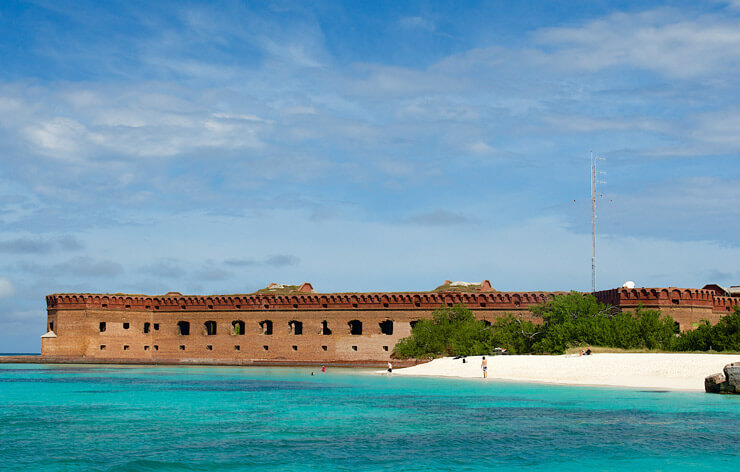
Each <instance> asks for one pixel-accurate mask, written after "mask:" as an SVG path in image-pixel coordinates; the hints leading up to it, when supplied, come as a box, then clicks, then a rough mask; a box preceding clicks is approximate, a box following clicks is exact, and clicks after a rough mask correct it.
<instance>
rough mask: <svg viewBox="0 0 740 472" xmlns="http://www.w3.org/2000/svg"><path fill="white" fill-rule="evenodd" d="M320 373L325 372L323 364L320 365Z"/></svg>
mask: <svg viewBox="0 0 740 472" xmlns="http://www.w3.org/2000/svg"><path fill="white" fill-rule="evenodd" d="M321 372H326V366H325V365H324V364H321Z"/></svg>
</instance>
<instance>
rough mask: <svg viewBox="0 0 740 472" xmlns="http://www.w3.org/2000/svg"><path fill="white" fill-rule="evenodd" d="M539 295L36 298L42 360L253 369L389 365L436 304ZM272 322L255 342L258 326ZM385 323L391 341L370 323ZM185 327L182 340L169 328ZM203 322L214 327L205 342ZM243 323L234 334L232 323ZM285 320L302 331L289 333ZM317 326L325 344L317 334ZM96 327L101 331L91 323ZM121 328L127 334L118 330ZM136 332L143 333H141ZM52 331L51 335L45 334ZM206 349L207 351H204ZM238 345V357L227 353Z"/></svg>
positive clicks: (690, 323) (714, 301) (491, 308)
mask: <svg viewBox="0 0 740 472" xmlns="http://www.w3.org/2000/svg"><path fill="white" fill-rule="evenodd" d="M553 295H554V294H553V293H545V292H472V293H469V292H468V293H460V292H440V293H436V292H420V293H358V294H314V293H298V294H292V295H272V294H268V295H223V296H183V295H181V294H179V293H169V294H167V295H164V296H144V295H103V294H56V295H49V296H47V297H46V301H47V311H48V320H47V324H48V326H47V328H48V329H49V330H50V331H54V333H55V334H56V336H57V337H56V338H43V339H42V341H41V353H42V355H43V356H45V357H48V358H52V357H54V358H60V359H61V358H69V359H85V360H90V359H109V360H114V359H119V360H123V361H137V360H139V361H142V362H192V363H206V362H208V363H212V362H227V363H249V362H255V361H256V362H259V361H269V362H283V361H301V362H303V361H307V362H380V361H386V360H388V359H390V355H391V353H392V352H393V347H394V346H395V345H396V343H397V342H398V341H399V340H400V339H401V338H404V337H406V336H409V335H410V334H411V325H410V323H411V322H412V321H415V320H418V319H420V318H424V317H427V318H428V317H430V316H431V314H432V312H433V311H434V310H435V309H437V308H439V307H440V306H442V305H445V306H452V305H454V304H459V303H461V304H464V305H465V306H467V307H468V308H470V309H471V310H472V311H473V312H474V313H475V314H476V316H477V317H478V318H479V319H485V320H487V321H490V322H492V321H494V320H495V319H497V318H499V317H501V316H504V315H506V314H507V313H513V314H518V315H521V316H523V317H524V318H525V319H529V320H532V321H534V322H538V321H539V320H537V319H534V318H533V317H532V316H531V314H530V312H529V311H528V309H529V307H531V306H533V305H535V304H539V303H543V302H545V301H547V300H549V299H550V298H551V297H552V296H553ZM595 295H596V296H597V298H599V299H600V300H601V301H602V302H604V303H609V304H612V305H614V306H616V307H617V308H619V309H621V310H634V309H635V308H636V307H637V306H639V305H642V306H644V307H645V308H651V309H659V310H661V311H662V312H663V313H664V314H667V315H670V316H672V317H673V318H674V319H675V320H676V321H677V322H678V323H679V324H680V327H681V329H683V330H686V329H692V328H693V327H694V326H695V324H696V323H698V322H700V321H701V320H704V319H706V320H709V321H710V322H712V323H716V322H717V321H718V320H719V318H720V317H721V316H723V315H724V314H726V313H728V312H729V311H730V310H731V309H732V307H733V306H734V305H735V304H737V302H738V299H737V298H735V299H732V298H728V297H720V296H717V295H716V294H715V293H714V292H713V291H711V290H698V289H678V288H672V287H671V288H647V289H646V288H642V289H626V288H619V289H614V290H606V291H602V292H596V294H595ZM264 320H270V321H272V325H273V333H272V334H271V335H268V334H264V333H263V329H262V328H261V327H260V324H259V323H260V322H261V321H264ZM352 320H358V321H360V322H362V325H363V326H362V328H363V329H362V334H361V335H352V334H350V331H349V324H348V323H349V322H350V321H352ZM386 320H392V321H393V333H392V334H383V333H382V332H381V328H380V323H382V322H384V321H386ZM179 321H187V322H189V323H190V335H188V336H184V335H181V334H180V333H179V330H178V326H177V323H178V322H179ZM207 321H213V322H215V323H216V326H217V333H216V334H215V335H208V333H207V331H206V327H205V323H206V322H207ZM234 321H242V322H244V327H245V329H244V332H243V333H241V334H236V333H235V332H234V328H233V325H232V323H233V322H234ZM291 321H299V322H301V323H303V333H302V334H300V335H297V334H295V332H294V331H293V330H292V328H291V325H290V323H291ZM323 321H326V323H327V326H328V328H329V329H330V330H331V334H330V335H324V334H321V329H322V322H323ZM101 322H105V331H104V332H101V331H100V323H101ZM124 323H128V329H125V328H124ZM145 323H149V332H148V333H144V326H145ZM52 327H53V329H52ZM209 346H210V348H209ZM237 346H238V349H237Z"/></svg>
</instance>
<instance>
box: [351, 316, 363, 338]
mask: <svg viewBox="0 0 740 472" xmlns="http://www.w3.org/2000/svg"><path fill="white" fill-rule="evenodd" d="M347 325H349V334H352V335H354V336H359V335H360V334H362V321H359V320H352V321H350V322H349V323H347Z"/></svg>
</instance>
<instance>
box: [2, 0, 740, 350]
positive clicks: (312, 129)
mask: <svg viewBox="0 0 740 472" xmlns="http://www.w3.org/2000/svg"><path fill="white" fill-rule="evenodd" d="M152 3H153V4H152ZM0 64H2V67H0V351H5V352H11V351H23V352H33V351H38V349H39V344H40V343H39V338H38V336H39V335H41V334H43V331H44V330H43V328H44V319H45V302H44V296H45V295H46V294H49V293H53V292H131V293H147V294H161V293H165V292H167V291H170V290H177V291H181V292H183V293H196V294H207V293H243V292H251V291H254V290H256V289H258V288H261V287H264V286H266V285H267V284H268V283H269V282H284V283H300V282H303V281H310V282H312V283H313V285H314V287H316V288H317V289H318V290H320V291H380V290H428V289H432V288H434V287H436V286H437V285H439V284H440V283H441V282H443V281H444V280H445V279H452V280H467V281H480V280H482V279H490V280H491V281H492V283H493V285H494V287H495V288H498V289H500V290H568V289H578V290H588V289H589V287H590V220H589V217H590V206H589V202H588V194H589V181H588V153H589V150H591V149H593V150H594V151H595V152H597V153H598V154H600V155H602V156H604V157H606V158H607V160H606V161H605V162H604V163H603V170H605V171H606V172H607V173H608V174H607V176H606V180H607V182H608V183H607V184H606V185H604V186H603V187H602V189H601V190H602V191H603V193H604V198H602V199H600V201H599V205H600V207H599V231H600V237H599V243H598V248H599V249H598V250H599V256H598V257H599V273H598V282H597V286H598V288H600V289H605V288H612V287H616V286H619V285H621V284H622V283H623V282H624V281H625V280H634V281H635V282H636V283H637V285H638V286H685V287H701V286H703V285H704V284H705V283H709V282H715V283H722V284H728V285H729V284H738V283H740V266H739V264H738V261H740V205H738V202H739V201H740V165H739V161H738V155H739V153H740V133H739V132H738V131H739V130H740V82H739V81H738V80H737V77H738V76H739V73H740V2H738V1H732V2H722V1H705V2H680V1H676V2H665V3H655V2H645V1H640V2H599V1H583V2H577V1H573V2H537V1H521V2H510V1H492V2H475V1H470V2H451V1H450V2H391V1H377V2H354V1H348V2H320V1H319V2H302V1H295V2H292V1H275V2H239V1H230V2H218V3H214V2H207V3H206V2H203V3H199V2H137V1H126V2H120V3H118V2H100V1H95V2H84V1H75V2H65V1H49V2H45V1H37V2H15V1H5V2H2V3H0ZM574 200H575V202H574Z"/></svg>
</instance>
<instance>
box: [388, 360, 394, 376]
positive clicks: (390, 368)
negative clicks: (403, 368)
mask: <svg viewBox="0 0 740 472" xmlns="http://www.w3.org/2000/svg"><path fill="white" fill-rule="evenodd" d="M388 375H389V376H390V375H393V364H391V363H390V361H389V362H388Z"/></svg>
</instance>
